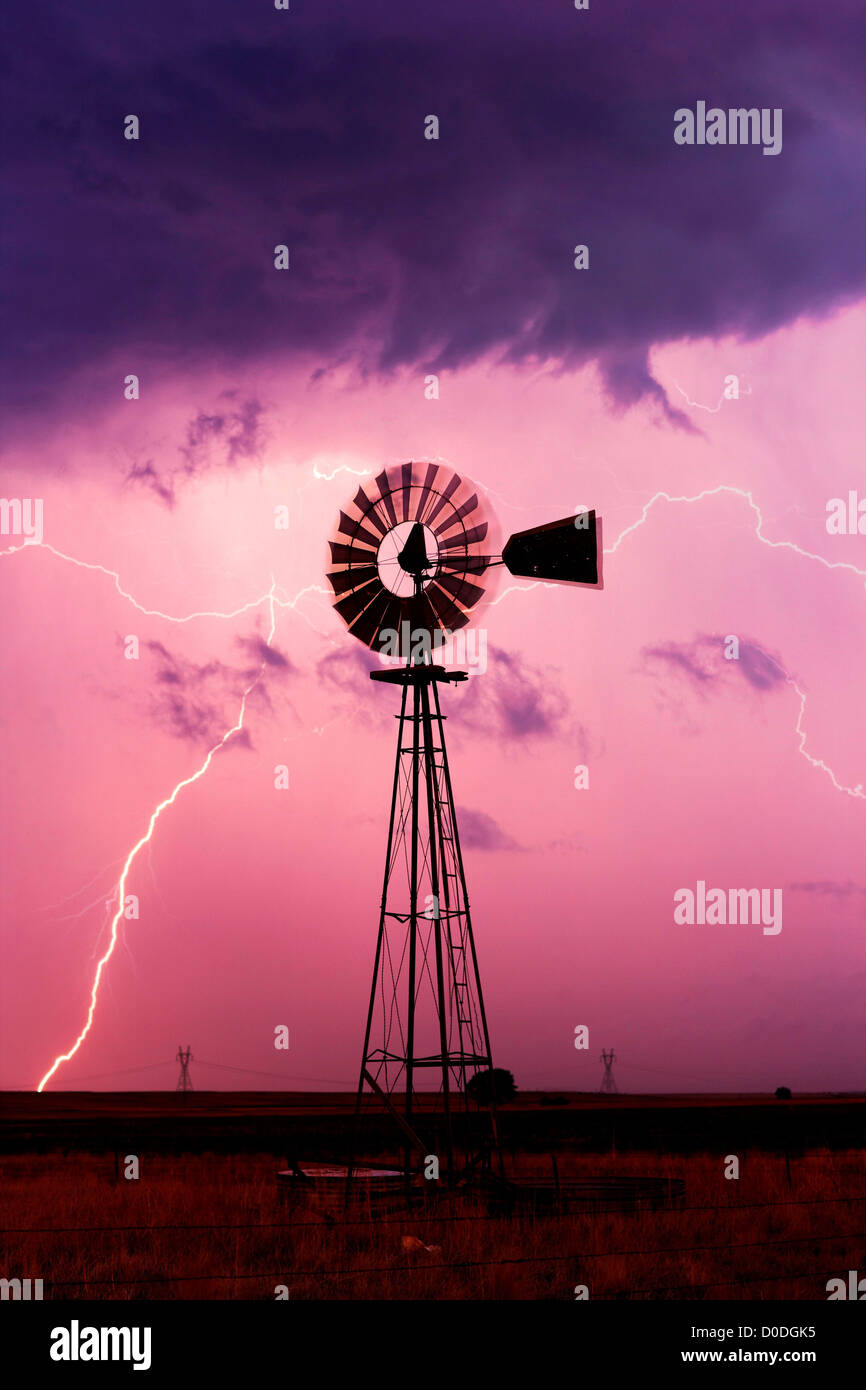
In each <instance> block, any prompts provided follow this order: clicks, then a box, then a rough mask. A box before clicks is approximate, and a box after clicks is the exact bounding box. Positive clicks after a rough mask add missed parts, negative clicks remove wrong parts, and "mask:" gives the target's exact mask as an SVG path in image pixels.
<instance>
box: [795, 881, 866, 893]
mask: <svg viewBox="0 0 866 1390" xmlns="http://www.w3.org/2000/svg"><path fill="white" fill-rule="evenodd" d="M791 888H792V889H793V891H794V892H795V893H815V894H817V895H818V896H820V897H832V898H850V897H851V896H852V894H854V893H866V885H863V884H860V883H852V882H851V880H850V879H849V880H848V881H847V883H836V882H834V881H833V880H832V879H826V878H825V879H820V880H819V881H817V882H815V883H792V884H791Z"/></svg>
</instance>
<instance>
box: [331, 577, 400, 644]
mask: <svg viewBox="0 0 866 1390" xmlns="http://www.w3.org/2000/svg"><path fill="white" fill-rule="evenodd" d="M334 606H335V607H339V605H338V604H335V605H334ZM401 612H402V604H401V602H400V600H399V599H395V597H394V595H393V594H389V593H388V590H387V589H381V590H380V592H379V594H378V595H377V596H376V598H374V599H373V602H372V603H370V604H368V605H367V607H366V608H365V609H364V611H363V613H361V615H360V616H359V617H358V618H357V619H356V621H355V622H354V623H351V624H350V626H349V631H350V632H351V633H352V636H353V637H359V638H360V639H361V641H362V642H365V643H366V644H367V646H368V647H372V646H373V643H374V641H375V639H376V637H377V635H378V634H379V632H381V630H382V628H384V627H393V628H399V620H400V613H401Z"/></svg>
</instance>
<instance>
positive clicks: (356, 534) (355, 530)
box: [337, 512, 379, 550]
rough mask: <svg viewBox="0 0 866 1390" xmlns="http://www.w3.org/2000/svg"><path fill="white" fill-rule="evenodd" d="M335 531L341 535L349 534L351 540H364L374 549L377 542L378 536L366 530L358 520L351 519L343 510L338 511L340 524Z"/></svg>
mask: <svg viewBox="0 0 866 1390" xmlns="http://www.w3.org/2000/svg"><path fill="white" fill-rule="evenodd" d="M337 531H338V533H339V534H340V535H341V536H351V537H352V540H361V541H366V542H367V544H368V545H371V546H372V547H373V549H374V550H375V549H376V548H377V547H378V544H379V537H378V536H374V535H373V532H372V531H367V530H365V528H364V527H363V526H362V525H361V522H360V521H353V520H352V518H351V517H350V516H346V513H345V512H340V524H339V526H338V527H337Z"/></svg>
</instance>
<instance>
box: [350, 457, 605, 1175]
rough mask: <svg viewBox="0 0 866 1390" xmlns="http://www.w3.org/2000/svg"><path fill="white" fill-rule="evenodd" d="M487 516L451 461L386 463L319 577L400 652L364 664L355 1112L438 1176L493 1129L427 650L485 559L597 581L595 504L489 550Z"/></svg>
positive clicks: (547, 576) (472, 589) (484, 1147)
mask: <svg viewBox="0 0 866 1390" xmlns="http://www.w3.org/2000/svg"><path fill="white" fill-rule="evenodd" d="M491 523H492V518H490V517H488V516H486V515H485V513H484V509H483V508H482V505H481V503H480V502H479V499H478V495H477V493H476V492H475V491H474V490H473V488H472V486H471V484H470V483H469V482H468V481H466V480H464V479H462V478H461V477H460V476H458V474H457V473H455V472H453V470H452V469H450V468H448V467H446V466H444V465H442V464H438V463H426V462H425V463H418V462H414V463H404V464H400V465H397V466H396V467H393V468H389V469H386V470H384V471H383V472H382V473H380V474H379V476H378V477H377V478H376V479H375V481H374V484H373V486H372V487H369V486H368V490H366V491H365V488H364V487H359V488H358V491H357V492H356V494H355V497H354V500H353V501H352V503H351V505H350V507H349V509H348V510H347V511H341V512H340V519H339V524H338V528H337V533H336V535H335V537H334V539H333V540H332V541H331V542H330V549H331V569H330V572H329V574H328V579H329V580H330V583H331V586H332V588H333V590H334V595H335V598H334V607H335V608H336V610H337V612H338V613H339V614H340V616H341V617H342V618H343V620H344V621H345V622H346V624H347V626H348V628H349V631H350V632H351V634H352V635H353V636H354V637H357V638H358V639H359V641H361V642H363V643H364V645H365V646H367V647H369V648H370V649H371V650H373V651H378V652H379V653H380V654H383V653H388V654H393V653H394V649H395V644H396V647H397V649H398V655H399V656H400V657H401V659H402V662H403V664H402V665H399V666H395V667H394V668H392V669H386V668H384V667H383V668H382V669H380V670H373V671H371V672H370V675H371V678H372V679H373V680H374V681H382V682H386V683H388V684H392V685H396V686H398V687H399V688H400V691H401V697H400V698H401V704H400V714H399V716H398V718H399V726H398V732H397V756H396V764H395V768H394V781H393V790H392V795H391V814H390V821H389V827H388V840H387V850H386V855H385V873H384V881H383V886H382V897H381V903H380V915H379V933H378V939H377V943H376V952H375V959H374V965H373V981H372V987H371V990H370V1002H369V1007H368V1011H367V1024H366V1031H365V1034H364V1048H363V1054H362V1059H361V1070H360V1078H359V1082H358V1092H357V1102H356V1112H355V1113H356V1122H357V1117H358V1115H359V1114H360V1111H361V1108H362V1106H363V1104H364V1102H365V1099H366V1100H369V1099H370V1098H376V1099H377V1100H378V1102H380V1103H381V1105H383V1106H384V1108H385V1109H386V1111H387V1112H388V1113H389V1114H390V1115H391V1117H392V1119H393V1120H394V1121H395V1123H396V1125H397V1126H398V1128H399V1131H400V1134H401V1137H402V1141H403V1153H404V1172H406V1173H407V1174H409V1173H410V1172H411V1171H412V1170H413V1167H414V1166H417V1165H418V1163H419V1159H420V1160H426V1159H428V1158H429V1157H430V1156H431V1155H432V1156H435V1157H436V1158H437V1161H438V1163H439V1164H441V1172H442V1176H444V1177H445V1178H446V1180H447V1181H448V1182H450V1183H453V1182H456V1181H458V1180H460V1179H461V1177H464V1176H466V1175H468V1174H469V1173H471V1172H473V1171H475V1170H476V1169H477V1168H478V1167H479V1166H480V1167H486V1166H487V1165H488V1164H489V1160H490V1157H491V1155H492V1154H494V1153H497V1152H498V1138H497V1131H496V1114H495V1107H494V1106H493V1105H492V1104H491V1105H490V1106H489V1108H488V1109H487V1110H486V1112H485V1114H484V1115H483V1116H482V1115H481V1113H480V1111H477V1110H476V1107H475V1106H474V1105H473V1104H472V1102H471V1100H470V1098H469V1097H468V1096H467V1091H466V1088H467V1083H468V1082H469V1081H471V1079H472V1077H473V1076H474V1075H476V1073H478V1072H481V1071H488V1070H490V1069H492V1066H493V1060H492V1054H491V1049H490V1036H489V1032H488V1027H487V1016H486V1013H485V1009H484V999H483V994H482V990H481V978H480V975H479V970H478V958H477V954H476V949H475V939H474V936H473V931H472V920H471V915H470V910H469V897H468V893H467V889H466V875H465V871H464V865H463V857H462V854H461V851H460V840H459V836H458V829H457V816H456V813H455V809H454V796H453V792H452V786H451V773H450V769H449V765H448V755H447V752H446V748H445V716H444V715H443V714H442V711H441V707H440V702H439V686H440V685H444V684H450V683H456V682H459V681H464V680H466V679H467V672H465V671H454V670H446V669H445V667H444V666H443V665H441V664H438V663H437V662H436V660H435V656H436V655H437V653H438V650H439V648H440V646H441V644H442V643H443V641H445V640H446V639H447V638H448V636H449V635H450V633H452V632H454V631H456V630H458V629H460V628H462V627H465V626H466V624H467V623H469V621H470V618H471V616H472V610H473V609H474V608H475V607H476V606H477V605H478V604H479V602H480V601H481V600H482V599H483V598H484V596H485V589H486V585H487V584H488V582H489V578H490V575H489V572H490V570H491V569H492V568H493V567H494V566H497V565H504V566H505V567H506V568H507V569H508V570H509V571H510V573H511V574H513V575H520V576H525V577H529V578H533V579H538V580H544V581H553V582H557V581H559V582H563V583H570V584H583V585H587V586H591V587H596V588H598V587H600V584H599V576H598V562H597V537H596V517H595V513H594V512H593V511H584V512H581V513H579V514H578V515H577V516H569V517H566V518H565V519H564V520H562V521H554V522H550V523H549V524H547V525H545V526H536V527H533V528H531V529H530V530H528V531H521V532H519V533H518V534H516V535H513V536H512V537H511V538H510V539H509V541H508V542H507V544H506V545H505V546H504V547H503V549H502V552H501V554H500V553H495V547H496V541H495V537H494V532H493V528H492V524H491ZM413 1154H414V1155H415V1158H414V1164H413ZM352 1158H353V1159H354V1152H353V1155H352ZM351 1171H352V1165H351V1163H350V1167H349V1173H350V1175H351Z"/></svg>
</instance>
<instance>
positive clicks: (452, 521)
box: [433, 492, 478, 536]
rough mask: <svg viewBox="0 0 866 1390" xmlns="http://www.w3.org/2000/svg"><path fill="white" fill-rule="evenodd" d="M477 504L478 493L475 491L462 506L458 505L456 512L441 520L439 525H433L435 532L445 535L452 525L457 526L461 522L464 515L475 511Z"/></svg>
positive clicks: (438, 534)
mask: <svg viewBox="0 0 866 1390" xmlns="http://www.w3.org/2000/svg"><path fill="white" fill-rule="evenodd" d="M477 506H478V493H477V492H473V494H472V496H471V497H470V498H469V499H468V500H467V501H466V502H464V503H463V505H462V507H458V508H457V511H456V512H454V513H453V514H452V515H451V516H450V517H449V518H448V519H447V520H445V521H440V523H439V525H438V526H434V527H433V530H434V532H435V534H436V535H437V536H444V534H445V532H446V531H450V530H451V527H452V526H456V525H457V524H458V523H459V522H461V521H462V520H463V518H464V516H468V515H469V513H470V512H474V511H475V508H476V507H477Z"/></svg>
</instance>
